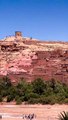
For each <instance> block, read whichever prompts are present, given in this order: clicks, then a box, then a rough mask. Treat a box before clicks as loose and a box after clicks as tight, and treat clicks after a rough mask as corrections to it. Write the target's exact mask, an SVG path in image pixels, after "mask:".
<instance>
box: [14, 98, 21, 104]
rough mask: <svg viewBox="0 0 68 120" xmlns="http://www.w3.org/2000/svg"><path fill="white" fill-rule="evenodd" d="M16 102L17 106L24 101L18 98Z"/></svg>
mask: <svg viewBox="0 0 68 120" xmlns="http://www.w3.org/2000/svg"><path fill="white" fill-rule="evenodd" d="M15 100H16V104H17V105H19V104H22V99H21V98H20V97H19V96H16V97H15Z"/></svg>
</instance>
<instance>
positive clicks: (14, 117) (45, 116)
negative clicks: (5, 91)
mask: <svg viewBox="0 0 68 120" xmlns="http://www.w3.org/2000/svg"><path fill="white" fill-rule="evenodd" d="M63 111H68V105H58V104H55V105H10V104H9V105H0V115H2V120H21V119H23V120H29V119H26V118H22V116H24V115H29V114H33V113H34V115H35V117H34V119H32V120H58V115H59V114H60V112H63Z"/></svg>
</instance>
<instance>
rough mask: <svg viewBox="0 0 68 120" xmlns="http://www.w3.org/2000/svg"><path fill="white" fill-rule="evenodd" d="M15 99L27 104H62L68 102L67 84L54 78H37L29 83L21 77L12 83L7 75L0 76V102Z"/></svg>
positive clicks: (17, 102) (17, 101) (18, 102)
mask: <svg viewBox="0 0 68 120" xmlns="http://www.w3.org/2000/svg"><path fill="white" fill-rule="evenodd" d="M2 101H5V102H11V101H16V104H21V103H22V102H25V103H28V104H35V103H36V104H38V103H41V104H55V103H59V104H63V103H66V104H67V103H68V85H67V84H65V83H62V82H60V81H57V80H55V79H53V78H52V79H51V80H48V81H46V80H42V79H41V78H37V79H36V80H34V81H32V82H31V83H28V82H26V81H25V80H23V79H21V80H20V82H19V83H17V84H16V85H13V84H12V83H11V80H10V79H9V78H8V77H3V78H0V102H2Z"/></svg>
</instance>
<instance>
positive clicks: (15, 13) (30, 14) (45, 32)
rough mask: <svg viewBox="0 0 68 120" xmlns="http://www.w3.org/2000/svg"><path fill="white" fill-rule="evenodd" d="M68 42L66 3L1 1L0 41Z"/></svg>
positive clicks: (53, 0) (52, 0)
mask: <svg viewBox="0 0 68 120" xmlns="http://www.w3.org/2000/svg"><path fill="white" fill-rule="evenodd" d="M15 31H22V33H23V36H24V37H26V36H27V37H32V38H36V39H40V40H59V41H62V40H64V41H68V0H0V38H3V37H5V36H9V35H14V32H15Z"/></svg>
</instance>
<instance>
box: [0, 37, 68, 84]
mask: <svg viewBox="0 0 68 120" xmlns="http://www.w3.org/2000/svg"><path fill="white" fill-rule="evenodd" d="M7 39H8V38H7ZM0 75H1V76H4V75H8V76H9V77H10V78H11V79H12V82H17V81H18V80H19V79H20V78H21V77H23V78H24V79H25V80H27V81H31V80H34V79H35V78H37V77H41V78H43V79H45V80H49V79H51V78H55V79H58V80H61V81H63V82H64V81H65V82H68V43H67V42H64V43H63V42H43V41H37V40H34V39H33V40H32V39H27V38H22V39H21V40H20V41H19V40H17V39H15V38H14V40H12V41H11V40H3V41H0Z"/></svg>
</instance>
